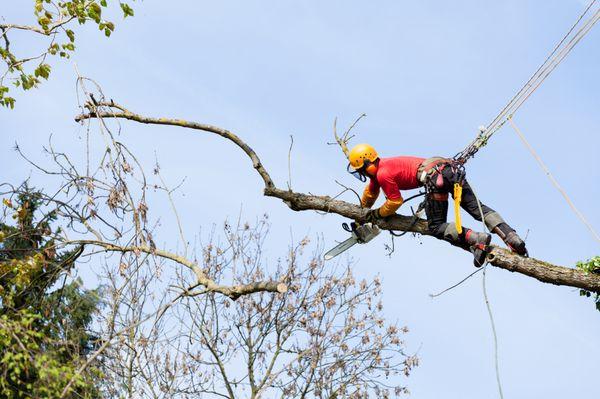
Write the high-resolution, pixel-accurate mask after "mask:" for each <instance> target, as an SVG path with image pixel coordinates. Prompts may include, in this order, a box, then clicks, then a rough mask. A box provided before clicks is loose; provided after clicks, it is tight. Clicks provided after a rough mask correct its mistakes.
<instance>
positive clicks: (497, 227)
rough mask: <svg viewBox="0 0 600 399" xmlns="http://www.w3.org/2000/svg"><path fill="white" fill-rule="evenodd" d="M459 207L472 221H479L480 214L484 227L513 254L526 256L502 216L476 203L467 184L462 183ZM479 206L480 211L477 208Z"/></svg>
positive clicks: (473, 194)
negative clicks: (498, 238)
mask: <svg viewBox="0 0 600 399" xmlns="http://www.w3.org/2000/svg"><path fill="white" fill-rule="evenodd" d="M460 205H461V207H462V208H463V209H464V210H465V211H467V212H468V213H469V215H471V216H472V217H473V219H475V220H478V221H481V214H482V213H483V218H484V220H485V225H486V226H487V228H488V229H489V230H490V231H491V232H492V233H496V234H497V235H498V236H499V237H500V238H501V239H502V241H504V243H505V244H506V245H507V246H508V247H509V248H510V249H511V250H513V251H514V252H516V253H518V254H519V255H527V249H526V248H525V242H524V241H523V240H522V239H521V237H519V235H518V234H517V232H516V231H515V230H514V229H513V228H512V227H510V226H509V225H508V223H506V222H505V221H504V219H502V216H500V214H499V213H498V212H496V211H495V210H493V209H492V208H490V207H489V206H487V205H485V204H483V203H482V202H481V201H479V204H478V201H477V197H476V196H475V193H474V192H473V189H472V188H471V186H470V185H469V183H468V182H467V181H466V180H464V181H463V191H462V200H461V203H460ZM480 205H481V209H480V208H479V206H480Z"/></svg>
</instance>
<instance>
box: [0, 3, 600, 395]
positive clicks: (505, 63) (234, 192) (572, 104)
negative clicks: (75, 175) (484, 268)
mask: <svg viewBox="0 0 600 399" xmlns="http://www.w3.org/2000/svg"><path fill="white" fill-rule="evenodd" d="M29 3H30V2H25V1H10V2H9V1H3V2H2V4H1V5H0V15H2V16H4V17H5V18H6V21H8V22H13V23H31V18H32V17H31V15H32V9H33V5H32V4H29ZM31 3H32V2H31ZM585 5H586V2H584V1H575V0H571V1H566V0H560V1H559V0H544V1H541V0H540V1H457V2H442V1H437V2H436V1H418V2H416V1H413V2H407V1H377V2H366V1H341V0H339V1H301V2H300V1H285V0H278V1H220V2H205V1H169V2H166V1H150V0H146V1H144V2H137V3H136V5H135V10H136V16H135V17H134V18H131V19H129V18H128V19H127V20H126V21H124V22H123V21H122V18H121V17H120V16H119V17H117V18H116V20H117V28H116V32H115V33H114V34H113V36H112V37H111V38H110V39H105V38H104V37H103V35H101V34H100V33H99V32H97V31H95V30H94V29H92V28H91V27H83V29H80V30H79V35H78V41H77V45H78V49H77V52H76V55H75V56H74V57H73V58H72V60H71V61H68V62H55V61H56V60H53V65H54V69H53V73H52V76H51V79H50V81H49V82H46V83H44V84H43V85H42V86H41V87H40V88H39V89H37V90H35V91H31V92H28V93H26V94H25V95H22V94H21V93H19V92H17V91H15V94H16V97H17V105H16V109H15V110H13V111H9V110H6V109H0V148H1V151H2V157H1V158H0V159H1V160H0V163H1V165H2V171H3V176H2V181H9V182H14V183H18V182H20V181H22V180H23V179H25V178H27V177H28V176H32V179H33V181H34V182H37V184H38V185H39V186H44V184H45V181H44V180H43V179H40V177H39V176H37V175H36V174H35V173H34V172H33V171H32V170H31V168H30V167H29V166H28V165H26V164H25V163H24V162H23V161H22V160H20V159H19V157H18V156H17V155H16V154H15V153H14V152H13V151H12V147H13V146H14V143H15V142H18V143H19V145H20V146H21V147H22V149H23V150H24V151H25V152H26V153H27V154H28V155H30V156H31V157H32V158H34V159H36V160H39V161H44V162H47V161H48V160H47V159H46V158H45V157H44V155H43V153H42V145H44V144H45V143H47V140H48V136H49V135H50V134H53V137H54V139H53V140H54V145H55V147H56V148H57V149H61V150H63V151H65V152H69V153H72V154H80V155H81V154H82V149H83V141H82V140H81V134H82V133H83V132H84V130H83V129H82V128H81V127H80V126H79V125H78V124H76V123H75V122H74V121H73V117H74V116H75V115H76V114H77V113H78V112H79V111H78V108H77V98H76V91H75V76H76V75H75V72H74V66H73V63H74V62H76V63H77V66H78V69H79V70H80V72H81V73H82V74H83V75H85V76H88V77H91V78H93V79H95V80H96V81H98V82H99V83H100V84H101V85H102V87H103V90H104V92H105V93H106V94H107V95H108V96H109V97H112V98H113V99H115V101H118V102H120V103H122V104H124V105H126V106H127V107H129V108H130V109H131V110H132V111H134V112H139V113H142V114H145V115H148V116H164V117H179V118H184V119H189V120H194V121H198V122H204V123H210V124H214V125H217V126H220V127H224V128H227V129H230V130H232V131H233V132H235V133H236V134H238V135H239V136H240V137H242V138H243V139H244V140H246V142H247V143H249V144H250V145H251V146H252V147H253V148H254V149H255V150H256V152H257V153H258V154H259V156H261V158H262V161H263V163H264V165H265V166H266V168H267V169H268V170H269V172H270V173H271V175H272V177H273V179H274V180H275V182H276V184H277V185H278V186H279V187H285V185H286V181H287V178H288V177H287V175H288V169H287V161H288V160H287V157H288V147H289V140H290V138H289V137H290V135H293V136H294V148H293V153H292V187H293V189H294V190H296V191H301V192H309V191H310V192H311V193H315V194H327V195H335V194H336V193H337V192H338V191H339V190H338V186H337V185H336V184H335V183H334V180H336V179H337V180H339V181H341V182H343V183H344V184H347V185H351V186H352V187H354V188H355V189H357V190H360V189H362V187H361V185H360V183H359V182H358V181H356V180H354V179H353V178H352V177H351V176H350V175H347V174H346V172H345V161H344V158H343V156H342V154H341V152H340V150H339V148H337V147H335V146H328V145H327V142H328V141H331V139H332V134H331V132H332V123H333V120H334V118H335V117H336V116H337V117H338V118H339V122H338V126H339V127H340V128H343V127H345V126H348V125H349V124H350V123H351V122H352V121H353V120H354V119H355V118H356V117H357V116H358V115H360V114H361V113H363V112H364V113H366V114H367V115H368V116H367V118H366V119H364V120H363V121H361V122H360V124H359V125H358V126H357V128H356V129H355V131H354V132H355V133H356V134H357V137H356V139H355V143H358V142H369V143H371V144H372V145H374V146H375V147H376V148H377V149H378V151H379V153H380V154H381V155H382V156H395V155H417V156H423V157H428V156H432V155H444V156H452V155H454V154H455V153H456V152H458V151H459V150H461V149H463V148H464V147H465V146H466V145H467V144H468V143H469V142H470V141H471V140H472V139H473V137H474V136H475V135H476V133H477V126H479V125H482V124H487V122H489V121H490V120H491V119H492V118H493V117H494V116H495V115H496V114H497V113H498V111H499V110H500V109H501V108H502V107H503V106H504V105H505V103H506V102H507V101H508V100H509V99H510V98H511V97H512V95H513V94H514V93H515V91H516V90H517V89H518V88H520V87H521V85H522V84H523V83H524V82H525V81H526V80H527V79H528V78H529V76H530V75H531V74H532V73H533V72H534V71H535V69H536V68H537V66H538V65H539V64H540V63H541V62H542V61H543V60H544V59H545V58H546V56H547V54H548V53H549V52H550V51H551V50H552V48H553V47H554V45H555V44H556V43H557V41H558V40H559V39H560V38H561V37H562V35H563V34H564V33H565V32H566V31H567V30H568V28H569V27H570V26H571V24H572V23H573V22H574V21H575V19H576V18H577V17H578V15H579V13H580V12H581V11H582V10H583V8H584V7H585ZM11 40H12V46H13V50H15V51H17V52H18V53H21V54H23V55H24V54H30V53H31V52H34V53H35V52H37V50H38V49H39V48H40V47H39V45H40V42H39V41H38V40H39V37H36V36H30V35H26V34H21V35H14V36H13V37H11ZM599 70H600V28H598V27H596V28H595V30H592V31H591V32H590V34H589V35H588V36H586V38H585V39H584V40H583V41H582V42H581V43H580V44H579V45H578V46H577V47H576V48H575V50H574V51H573V52H572V53H571V55H570V56H569V57H568V58H567V59H566V60H565V61H564V62H563V63H562V64H561V65H560V66H559V68H558V69H557V70H556V71H555V72H554V73H553V74H552V75H551V76H550V78H549V79H547V80H546V82H545V83H544V84H543V85H542V86H541V87H540V88H539V89H538V90H537V91H536V93H535V94H534V95H533V96H532V97H531V98H530V99H529V100H528V101H527V103H526V104H525V105H524V106H523V107H522V108H521V110H520V111H519V113H518V114H517V115H516V117H515V122H516V123H517V124H518V125H519V127H520V128H521V129H522V131H523V133H524V134H525V135H526V137H527V138H528V139H529V141H530V143H531V144H532V145H533V147H534V148H536V149H537V151H538V152H539V154H540V156H541V157H542V158H543V159H544V161H545V162H546V164H547V165H548V167H549V168H550V170H551V171H552V172H553V174H554V175H555V177H556V178H557V179H558V181H559V182H561V184H562V186H563V187H564V188H565V190H566V191H567V192H568V193H569V194H570V196H571V198H572V199H573V201H574V202H575V204H576V205H577V206H578V207H579V209H580V210H581V211H582V212H583V213H584V214H585V215H586V216H587V218H588V220H589V221H590V223H591V224H592V225H594V226H595V227H596V228H597V229H600V211H599V210H598V205H597V204H598V198H599V197H600V188H599V185H598V181H599V179H600V159H599V157H598V151H599V150H600V135H599V133H600V112H599V108H600V94H599V93H600V78H599V75H598V71H599ZM123 126H124V129H123V132H122V135H121V140H122V141H124V142H125V143H127V144H128V145H129V147H130V148H132V149H134V150H135V152H136V155H138V156H139V158H140V159H141V160H142V163H144V164H145V165H146V166H147V168H148V169H150V168H151V167H152V165H153V162H154V157H155V154H156V156H158V159H159V161H160V164H161V166H162V172H163V175H164V177H165V179H166V180H167V181H168V182H171V184H172V185H175V184H177V183H178V182H179V181H181V179H183V178H184V177H185V178H186V180H185V185H184V186H183V188H182V189H180V190H179V191H178V192H177V193H176V194H175V199H176V202H177V205H178V208H179V211H180V213H181V214H182V215H183V217H182V218H183V221H184V230H185V232H186V234H187V235H189V236H193V235H194V234H196V233H197V232H198V231H199V230H200V228H201V227H202V228H204V229H207V228H210V226H212V225H213V224H217V225H221V224H222V222H223V220H224V219H225V218H230V219H233V218H237V216H238V214H239V213H240V210H241V211H242V214H243V216H244V218H246V219H248V220H250V221H252V220H255V219H256V218H258V217H260V215H262V214H264V213H268V214H269V215H270V216H271V221H272V228H271V231H272V234H271V238H270V240H269V242H268V257H269V258H270V259H271V260H272V261H273V262H274V261H275V259H277V257H280V256H284V255H285V248H287V245H288V244H289V242H290V232H292V233H293V236H294V237H296V238H300V237H302V236H303V235H305V234H308V235H310V236H311V237H314V238H316V237H317V236H319V235H321V234H322V235H323V237H324V240H325V246H326V247H330V246H333V245H335V240H341V239H344V238H345V236H346V233H345V232H344V231H343V230H342V229H341V228H340V224H341V222H343V221H344V220H343V219H342V218H341V217H339V216H336V215H326V216H321V215H318V214H316V213H313V212H303V213H295V212H292V211H290V210H289V209H288V208H287V207H286V206H285V205H284V204H283V203H282V202H281V201H280V200H277V199H272V198H266V197H263V196H262V181H261V180H260V178H259V176H258V175H257V174H256V173H255V171H254V170H253V169H252V168H251V164H250V162H249V160H248V159H247V158H246V157H245V155H244V154H243V153H242V152H241V151H240V150H239V149H238V148H237V147H235V146H234V145H232V144H231V143H229V142H226V141H224V140H222V139H220V138H219V137H216V136H211V135H207V134H202V133H198V132H191V131H186V130H183V129H178V128H170V127H157V126H145V125H136V124H132V123H123ZM75 156H76V157H77V155H75ZM467 173H468V178H469V180H470V182H471V184H472V185H473V186H474V188H475V189H476V191H477V193H478V195H479V197H480V198H481V199H482V201H483V202H485V203H487V204H488V205H490V206H492V207H493V208H495V209H496V210H498V211H499V212H500V213H501V214H502V215H503V216H504V218H505V219H506V220H507V221H508V222H509V223H510V224H511V225H513V227H515V228H516V229H517V230H518V231H519V233H521V235H522V236H525V235H527V237H528V238H527V245H528V248H529V251H530V254H531V255H532V256H534V257H536V258H539V259H543V260H546V261H549V262H552V263H555V264H560V265H565V266H572V265H574V263H575V262H576V261H578V260H584V259H587V258H590V257H592V256H594V255H598V254H599V252H600V251H599V246H598V242H596V241H594V240H593V238H592V236H591V234H590V233H589V232H588V231H587V229H586V228H585V227H584V226H583V225H582V224H581V222H580V221H579V220H578V219H577V218H576V217H575V215H574V213H573V212H572V211H571V210H570V208H569V207H568V206H567V205H566V203H565V202H564V200H563V198H562V197H561V196H560V194H559V193H558V192H557V191H556V190H555V189H554V187H552V185H551V184H550V182H549V181H548V179H547V178H546V177H545V176H544V173H543V172H542V171H541V170H540V169H539V167H538V166H537V164H536V163H535V161H534V160H533V158H532V157H531V156H530V154H529V153H528V152H527V150H526V149H525V148H524V146H523V145H522V144H521V142H520V141H519V139H518V137H517V136H516V134H515V133H514V132H513V131H512V130H511V129H510V128H508V127H505V128H504V129H502V130H501V131H500V132H499V133H497V135H496V136H494V138H493V140H492V141H491V142H490V144H489V145H488V146H487V147H486V148H484V149H483V150H482V151H480V152H479V153H478V155H477V156H476V158H475V159H473V160H471V161H470V162H469V163H468V167H467ZM48 184H50V183H48ZM352 197H353V196H352V195H348V196H347V197H344V198H345V199H346V200H348V201H353V198H352ZM380 201H381V199H380ZM415 205H416V204H415ZM168 206H169V205H168V203H166V201H165V202H164V203H157V204H154V207H153V208H152V209H153V211H154V212H155V213H158V214H161V212H164V213H165V214H166V213H167V212H168ZM401 213H404V214H407V213H409V211H408V210H407V208H406V207H405V208H401ZM450 217H452V216H451V215H450ZM463 221H464V224H465V225H467V226H473V227H479V226H477V225H474V224H473V222H472V220H471V219H470V218H469V217H468V216H467V215H466V214H464V213H463ZM175 231H176V226H175V223H174V221H171V222H169V220H168V219H166V220H163V229H162V232H161V235H159V237H158V241H159V242H160V241H161V239H162V240H164V242H165V245H166V246H167V247H168V246H170V245H171V247H172V242H173V240H172V239H170V236H172V233H173V232H175ZM387 242H389V238H388V235H387V234H381V235H380V237H378V238H377V239H376V240H374V241H372V242H371V243H369V244H368V245H364V246H356V247H354V248H353V249H352V250H351V251H349V256H350V257H351V258H352V259H353V260H354V261H355V263H356V264H355V267H354V268H355V275H356V276H357V277H359V278H360V277H372V276H374V275H375V274H379V275H380V276H381V278H382V280H383V285H384V305H385V309H386V315H387V317H388V318H389V319H390V320H398V322H399V323H400V324H402V325H407V326H408V327H409V328H410V331H411V332H410V334H409V335H408V336H407V337H406V341H407V345H408V351H409V352H416V351H418V354H419V356H420V358H421V366H420V367H418V368H417V369H416V370H415V371H414V373H413V374H412V375H411V377H410V378H409V379H408V380H407V381H406V383H407V384H408V387H409V389H410V390H411V391H412V397H414V398H427V399H434V398H439V397H444V398H465V397H472V398H494V397H497V396H498V394H497V389H496V383H495V374H494V356H493V339H492V331H491V328H490V322H489V318H488V314H487V312H486V309H485V303H484V299H483V294H482V280H481V274H478V275H476V276H477V277H474V278H472V279H470V280H469V281H468V282H466V283H465V284H463V285H461V286H460V287H459V288H456V289H454V290H452V291H450V292H449V293H447V294H445V295H443V296H441V297H439V298H437V299H431V298H430V297H429V294H430V293H434V292H437V291H440V290H442V289H444V288H446V287H449V286H450V285H452V284H454V283H455V282H457V281H459V280H461V279H462V278H463V277H465V276H466V275H467V274H469V273H470V272H472V271H473V270H474V269H473V266H472V258H471V257H470V255H469V254H468V253H466V252H463V251H459V250H457V249H455V248H453V247H451V246H449V245H448V244H446V243H444V242H441V241H437V240H435V239H431V238H428V237H425V238H422V237H411V236H407V237H404V238H402V239H400V240H396V251H395V253H394V254H393V255H392V256H391V257H387V256H386V252H385V250H384V244H385V243H387ZM495 242H496V243H498V240H497V238H495ZM82 274H84V276H86V273H85V271H83V272H82ZM91 275H92V274H91V273H90V274H89V275H88V278H87V280H86V282H87V284H89V285H93V283H94V281H91V280H90V277H89V276H91ZM487 286H488V295H489V298H490V302H491V306H492V309H493V313H494V317H495V322H496V328H497V332H498V341H499V362H500V369H501V376H502V381H503V388H504V393H505V397H506V398H542V397H543V398H565V397H582V398H583V397H589V398H594V397H599V396H600V382H599V381H598V359H599V358H600V342H599V339H598V337H600V313H598V312H597V311H596V310H595V309H594V306H593V304H592V302H591V301H590V300H586V299H584V298H580V297H579V293H578V290H575V289H572V288H567V287H555V286H551V285H547V284H542V283H540V282H538V281H536V280H533V279H531V278H528V277H525V276H522V275H518V274H513V273H510V272H508V271H505V270H500V269H496V268H493V267H490V268H489V269H488V273H487Z"/></svg>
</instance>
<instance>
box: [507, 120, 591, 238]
mask: <svg viewBox="0 0 600 399" xmlns="http://www.w3.org/2000/svg"><path fill="white" fill-rule="evenodd" d="M508 121H509V122H510V124H511V126H512V128H513V129H514V130H515V132H516V133H517V135H518V136H519V138H520V139H521V141H522V142H523V144H525V147H527V149H528V150H529V152H530V153H531V155H532V156H533V157H534V158H535V160H536V161H537V163H538V164H539V165H540V167H541V168H542V170H543V171H544V173H545V174H546V176H548V179H550V181H551V182H552V184H553V185H554V187H555V188H556V189H557V190H558V191H559V192H560V193H561V194H562V196H563V197H564V199H565V201H567V204H569V206H570V207H571V209H572V210H573V212H575V214H576V215H577V217H578V218H579V220H581V222H582V223H583V224H584V225H585V226H586V227H587V228H588V230H589V231H590V232H591V233H592V236H593V237H594V239H596V241H598V242H599V243H600V236H598V233H596V230H594V227H593V226H592V225H591V224H590V223H589V222H588V221H587V219H586V218H585V216H584V215H583V213H581V212H580V211H579V209H577V208H576V207H575V204H574V203H573V201H571V199H570V198H569V196H568V195H567V193H566V191H565V190H564V189H563V188H562V187H561V185H560V184H559V183H558V181H557V180H556V179H555V178H554V176H553V175H552V173H550V170H549V169H548V167H547V166H546V164H545V163H544V161H542V158H540V156H539V155H538V154H537V152H536V151H535V150H534V149H533V147H532V146H531V144H529V142H528V141H527V139H526V138H525V136H524V135H523V133H522V132H521V130H520V129H519V128H518V127H517V125H516V124H515V122H514V121H513V119H512V118H509V119H508Z"/></svg>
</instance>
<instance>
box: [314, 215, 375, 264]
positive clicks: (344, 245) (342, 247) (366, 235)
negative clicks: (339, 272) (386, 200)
mask: <svg viewBox="0 0 600 399" xmlns="http://www.w3.org/2000/svg"><path fill="white" fill-rule="evenodd" d="M342 228H343V229H344V230H346V231H347V232H349V233H350V234H351V236H350V238H348V239H347V240H345V241H342V242H340V243H339V244H338V245H336V246H335V247H333V248H331V249H330V250H329V251H327V252H326V253H325V256H324V258H325V260H330V259H333V258H335V257H336V256H338V255H339V254H341V253H342V252H345V251H347V250H348V249H350V248H351V247H352V246H353V245H354V244H357V243H358V244H366V243H368V242H369V241H371V240H372V239H373V238H375V237H377V236H378V235H379V233H380V232H381V230H379V227H377V226H375V225H373V224H371V223H365V224H360V225H359V224H358V223H354V222H352V223H350V226H348V223H342Z"/></svg>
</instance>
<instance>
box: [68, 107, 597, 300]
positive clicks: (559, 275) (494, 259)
mask: <svg viewBox="0 0 600 399" xmlns="http://www.w3.org/2000/svg"><path fill="white" fill-rule="evenodd" d="M88 109H89V110H90V112H88V113H84V114H81V115H79V116H77V117H76V118H75V120H76V121H78V122H80V121H83V120H86V119H90V118H124V119H128V120H132V121H136V122H140V123H146V124H158V125H170V126H181V127H185V128H190V129H195V130H202V131H206V132H210V133H215V134H218V135H219V136H221V137H225V138H227V139H229V140H231V141H233V142H234V143H235V144H236V145H237V146H238V147H240V148H241V149H242V150H243V151H244V152H245V153H246V154H247V155H248V156H249V157H250V159H251V160H252V163H253V166H254V168H255V169H256V170H257V172H258V173H259V175H260V176H261V177H262V179H263V181H264V183H265V188H264V194H265V195H266V196H269V197H275V198H279V199H281V200H282V201H283V202H285V203H286V204H287V205H288V206H289V207H290V208H291V209H292V210H294V211H304V210H315V211H323V212H327V213H336V214H338V215H341V216H344V217H347V218H349V219H354V220H356V221H358V222H364V221H366V214H367V211H368V210H367V209H364V208H361V207H360V206H358V205H354V204H351V203H348V202H345V201H340V200H336V199H333V198H330V197H328V196H317V195H308V194H303V193H297V192H293V191H290V190H281V189H278V188H277V187H276V186H275V184H274V183H273V181H272V180H271V178H270V176H269V174H268V173H267V171H266V170H265V168H264V167H263V165H262V163H261V162H260V159H259V157H258V155H257V154H256V153H255V152H254V150H252V148H250V147H249V146H248V145H247V144H246V143H245V142H244V141H242V140H241V139H240V138H239V137H238V136H236V135H235V134H233V133H231V132H230V131H228V130H225V129H221V128H219V127H216V126H212V125H206V124H201V123H197V122H188V121H185V120H181V119H168V118H149V117H145V116H142V115H139V114H135V113H133V112H130V111H128V110H127V109H126V108H125V107H123V106H120V105H117V104H115V103H113V102H112V101H111V102H104V103H97V104H88ZM115 109H117V110H119V111H115ZM359 119H360V118H359ZM355 123H356V122H355ZM348 132H349V130H348V131H347V132H346V134H345V135H344V136H343V137H342V138H339V137H338V136H337V133H335V136H336V141H338V144H340V146H341V147H342V150H344V146H342V144H343V143H345V142H344V139H347V134H348ZM346 150H347V147H346ZM344 153H346V151H344ZM377 225H378V226H379V227H380V228H381V229H384V230H397V231H410V232H414V233H419V234H423V235H430V233H429V231H428V229H427V222H426V221H425V220H422V219H420V220H418V221H417V222H416V223H413V219H412V218H411V217H407V216H402V215H394V216H391V217H389V218H386V219H385V220H382V221H380V222H378V223H377ZM488 261H489V262H490V264H492V265H493V266H496V267H500V268H502V269H506V270H509V271H512V272H517V273H521V274H524V275H526V276H530V277H533V278H535V279H537V280H539V281H542V282H544V283H550V284H555V285H566V286H571V287H577V288H581V289H585V290H588V291H592V292H600V275H595V274H589V273H586V272H583V271H580V270H576V269H572V268H568V267H563V266H557V265H553V264H550V263H548V262H544V261H540V260H537V259H534V258H525V257H522V256H519V255H517V254H515V253H513V252H510V251H508V250H505V249H502V248H498V247H492V250H491V251H490V254H489V255H488Z"/></svg>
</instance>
